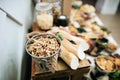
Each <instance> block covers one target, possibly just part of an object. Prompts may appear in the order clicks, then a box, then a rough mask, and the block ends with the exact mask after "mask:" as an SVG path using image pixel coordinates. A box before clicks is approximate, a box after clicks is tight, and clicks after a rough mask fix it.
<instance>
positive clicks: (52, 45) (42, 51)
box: [27, 34, 60, 57]
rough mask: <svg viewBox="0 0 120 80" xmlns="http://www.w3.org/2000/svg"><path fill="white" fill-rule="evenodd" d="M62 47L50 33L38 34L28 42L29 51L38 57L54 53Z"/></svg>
mask: <svg viewBox="0 0 120 80" xmlns="http://www.w3.org/2000/svg"><path fill="white" fill-rule="evenodd" d="M59 47H60V44H59V43H58V40H57V38H56V37H55V36H53V35H50V34H42V35H37V36H34V37H33V38H32V40H31V41H30V43H29V44H27V49H28V51H29V52H30V53H31V54H32V55H35V56H38V57H47V56H51V55H53V54H54V53H55V52H56V51H57V50H58V49H59Z"/></svg>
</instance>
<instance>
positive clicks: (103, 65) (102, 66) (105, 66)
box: [96, 55, 116, 73]
mask: <svg viewBox="0 0 120 80" xmlns="http://www.w3.org/2000/svg"><path fill="white" fill-rule="evenodd" d="M96 65H97V68H99V71H101V72H105V73H110V72H114V71H115V70H116V65H115V64H114V62H113V61H112V60H110V59H109V58H107V56H103V55H102V56H99V57H98V58H97V59H96Z"/></svg>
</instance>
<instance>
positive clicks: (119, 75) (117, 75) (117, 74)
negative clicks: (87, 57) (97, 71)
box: [109, 70, 120, 78]
mask: <svg viewBox="0 0 120 80" xmlns="http://www.w3.org/2000/svg"><path fill="white" fill-rule="evenodd" d="M109 76H110V77H112V78H118V77H120V70H118V71H116V72H114V73H111V74H110V75H109Z"/></svg>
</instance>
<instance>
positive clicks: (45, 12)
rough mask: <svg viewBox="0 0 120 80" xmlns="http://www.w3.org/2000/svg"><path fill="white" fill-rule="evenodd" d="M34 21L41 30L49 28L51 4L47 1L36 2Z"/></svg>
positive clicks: (51, 20) (51, 24)
mask: <svg viewBox="0 0 120 80" xmlns="http://www.w3.org/2000/svg"><path fill="white" fill-rule="evenodd" d="M35 10H36V15H35V17H36V22H37V24H38V26H39V28H40V29H41V30H49V29H51V28H52V26H53V15H52V5H51V4H50V3H47V2H39V3H37V4H36V7H35Z"/></svg>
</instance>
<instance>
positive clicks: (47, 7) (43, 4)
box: [35, 2, 52, 11]
mask: <svg viewBox="0 0 120 80" xmlns="http://www.w3.org/2000/svg"><path fill="white" fill-rule="evenodd" d="M35 9H36V10H37V11H47V10H50V9H52V5H51V4H50V3H47V2H40V3H37V4H36V7H35Z"/></svg>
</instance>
